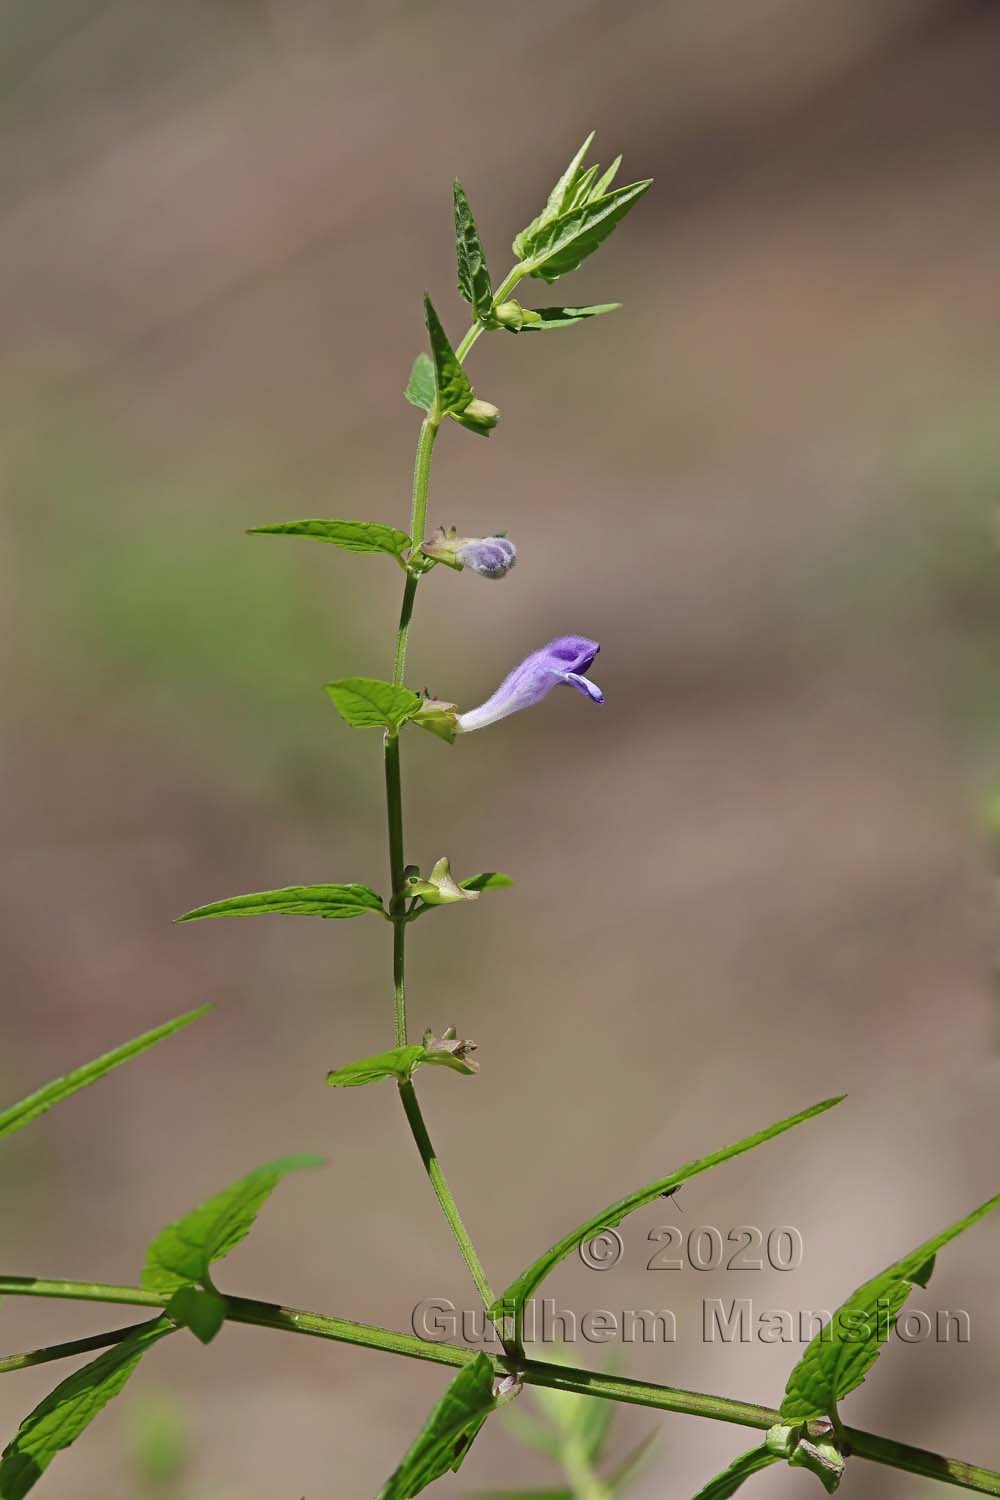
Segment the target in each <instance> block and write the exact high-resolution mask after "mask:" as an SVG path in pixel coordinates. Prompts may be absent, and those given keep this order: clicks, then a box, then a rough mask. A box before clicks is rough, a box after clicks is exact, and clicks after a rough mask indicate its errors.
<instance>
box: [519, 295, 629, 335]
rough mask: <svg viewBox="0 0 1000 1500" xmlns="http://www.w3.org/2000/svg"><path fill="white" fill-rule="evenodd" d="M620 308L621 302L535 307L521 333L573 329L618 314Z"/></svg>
mask: <svg viewBox="0 0 1000 1500" xmlns="http://www.w3.org/2000/svg"><path fill="white" fill-rule="evenodd" d="M620 307H621V303H620V302H599V303H597V304H596V305H595V306H593V307H535V308H532V309H530V311H531V314H532V316H531V317H530V318H528V317H525V320H524V324H523V325H522V328H521V332H522V333H544V332H545V331H546V330H547V329H549V328H572V326H573V324H574V323H583V322H585V321H586V319H587V318H598V317H600V316H601V314H602V313H609V312H617V311H618V309H619V308H620ZM536 319H537V321H536Z"/></svg>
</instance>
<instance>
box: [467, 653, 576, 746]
mask: <svg viewBox="0 0 1000 1500" xmlns="http://www.w3.org/2000/svg"><path fill="white" fill-rule="evenodd" d="M600 649H601V648H600V646H599V645H598V643H597V641H591V640H588V639H587V637H586V636H580V635H561V636H557V637H556V639H555V640H554V641H550V642H549V644H548V645H547V646H543V647H542V649H541V650H540V651H534V652H532V654H531V655H530V656H527V657H525V659H524V661H523V662H521V664H520V666H518V667H515V668H514V670H513V672H511V673H510V675H509V676H508V677H505V678H504V680H503V682H502V683H501V684H500V686H499V687H498V688H497V690H496V692H495V693H494V694H493V695H492V697H490V698H487V700H486V702H485V703H482V704H480V706H479V707H478V708H473V709H470V710H469V712H468V713H464V714H459V716H458V727H459V729H462V730H465V731H466V732H468V731H469V730H472V729H484V728H485V727H486V725H487V724H495V723H496V722H497V721H498V720H499V719H506V718H507V717H508V715H510V714H515V713H518V712H519V711H520V710H521V709H522V708H532V707H533V706H534V704H536V703H540V702H541V701H542V699H543V698H544V697H545V696H546V695H547V694H548V693H550V692H551V691H552V689H553V688H554V687H558V686H559V684H560V683H569V684H571V685H572V686H573V687H575V688H576V689H577V690H578V692H581V693H584V694H585V695H586V696H587V697H588V698H591V699H592V700H593V701H594V702H596V703H602V702H603V701H604V698H603V694H602V693H601V690H600V688H598V687H597V686H596V685H595V684H594V683H592V682H590V681H589V679H587V678H586V677H583V676H581V675H580V674H581V672H585V671H586V670H587V668H588V667H589V666H590V664H591V662H592V661H593V660H594V657H595V656H596V655H597V653H598V651H599V650H600Z"/></svg>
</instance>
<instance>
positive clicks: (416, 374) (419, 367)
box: [403, 353, 434, 411]
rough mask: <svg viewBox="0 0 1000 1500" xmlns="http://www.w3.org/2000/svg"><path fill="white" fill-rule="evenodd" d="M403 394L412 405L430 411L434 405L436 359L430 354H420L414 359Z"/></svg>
mask: <svg viewBox="0 0 1000 1500" xmlns="http://www.w3.org/2000/svg"><path fill="white" fill-rule="evenodd" d="M403 395H404V396H405V397H406V399H407V401H409V403H410V405H411V406H419V407H420V409H421V410H422V411H430V409H431V407H432V406H433V405H434V361H433V360H432V359H431V357H430V355H429V354H422V353H421V354H418V355H417V357H416V359H415V360H414V361H413V369H412V370H411V371H410V379H409V382H408V383H407V387H406V390H405V391H404V392H403Z"/></svg>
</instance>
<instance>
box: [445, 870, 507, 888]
mask: <svg viewBox="0 0 1000 1500" xmlns="http://www.w3.org/2000/svg"><path fill="white" fill-rule="evenodd" d="M458 883H459V885H460V886H461V887H462V889H463V891H502V890H505V889H506V888H507V886H509V885H513V884H514V882H513V880H512V879H511V877H510V876H509V875H504V874H502V873H501V871H500V870H484V871H483V873H482V874H481V875H470V876H469V878H468V880H460V881H459V882H458Z"/></svg>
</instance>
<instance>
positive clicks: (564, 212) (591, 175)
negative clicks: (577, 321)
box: [514, 131, 652, 282]
mask: <svg viewBox="0 0 1000 1500" xmlns="http://www.w3.org/2000/svg"><path fill="white" fill-rule="evenodd" d="M593 139H594V132H593V131H591V133H590V135H589V136H588V137H587V139H586V140H585V141H584V143H583V145H582V146H581V147H580V149H579V151H578V152H577V153H576V155H575V156H574V157H573V160H572V161H571V162H570V164H569V166H568V167H567V168H566V170H565V172H564V173H563V174H562V176H561V177H560V178H559V181H558V182H557V183H556V185H555V187H554V188H553V189H552V191H551V193H550V194H549V198H548V202H547V203H546V205H545V208H544V209H543V210H542V212H541V213H540V214H539V215H538V217H537V218H536V219H533V220H532V221H531V223H530V224H529V225H528V226H527V228H526V229H522V230H521V233H520V234H519V235H518V236H517V237H516V238H515V240H514V254H515V255H516V256H517V257H518V259H519V260H520V261H521V263H522V265H523V267H524V269H525V270H526V271H527V272H528V274H529V275H531V276H537V277H539V278H540V279H541V280H542V281H550V282H551V281H555V280H557V279H558V277H560V276H565V275H566V274H567V273H568V272H569V271H575V270H576V268H577V266H579V265H581V264H582V262H583V261H584V260H586V259H587V257H588V256H589V255H592V254H593V253H594V251H595V250H596V249H597V248H598V246H599V245H601V244H603V243H604V241H605V240H606V239H607V238H608V236H609V235H610V234H611V233H612V232H613V230H614V229H616V228H617V226H618V225H619V224H620V223H621V221H622V220H623V219H624V217H625V215H626V214H627V213H628V212H629V210H630V209H631V208H632V207H633V206H634V204H636V203H637V202H638V201H639V199H640V198H641V197H642V195H643V193H645V192H647V191H648V189H649V188H650V187H651V186H652V179H651V178H648V179H645V180H643V181H641V182H633V183H631V184H630V185H629V186H628V187H620V188H614V189H612V188H611V184H612V182H613V181H614V178H615V176H616V175H617V172H618V168H619V166H620V165H621V157H620V156H619V157H618V158H617V160H616V161H614V162H613V163H612V164H611V166H610V167H609V168H608V169H607V171H606V172H604V173H602V174H601V175H600V176H598V171H599V169H598V167H596V166H592V167H584V165H583V163H584V159H585V157H586V155H587V152H588V151H589V150H590V146H591V142H592V141H593Z"/></svg>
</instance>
